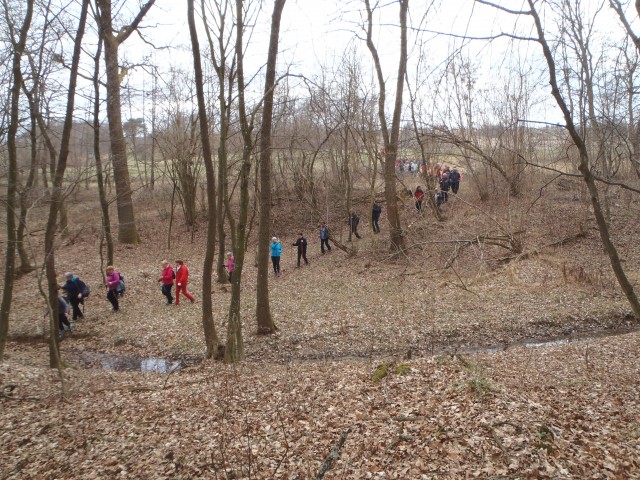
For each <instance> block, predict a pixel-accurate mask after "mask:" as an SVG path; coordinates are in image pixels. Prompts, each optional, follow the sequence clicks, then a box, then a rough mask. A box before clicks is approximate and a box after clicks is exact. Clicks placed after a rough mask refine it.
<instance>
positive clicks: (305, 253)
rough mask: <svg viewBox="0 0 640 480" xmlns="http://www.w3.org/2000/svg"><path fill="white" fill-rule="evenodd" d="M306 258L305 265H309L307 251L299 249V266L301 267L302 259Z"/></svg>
mask: <svg viewBox="0 0 640 480" xmlns="http://www.w3.org/2000/svg"><path fill="white" fill-rule="evenodd" d="M301 258H304V263H305V265H309V260H307V250H306V249H304V250H301V249H298V266H300V259H301Z"/></svg>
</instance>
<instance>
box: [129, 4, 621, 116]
mask: <svg viewBox="0 0 640 480" xmlns="http://www.w3.org/2000/svg"><path fill="white" fill-rule="evenodd" d="M373 1H375V0H372V2H373ZM572 1H573V0H572ZM576 1H577V0H576ZM604 1H605V2H606V1H607V0H604ZM601 2H602V0H601V1H600V2H597V1H596V0H583V3H585V4H587V5H588V6H591V5H597V4H600V3H601ZM264 3H265V4H266V5H264V9H263V11H262V13H261V16H260V23H258V25H257V28H256V32H255V33H254V36H253V44H252V45H251V46H250V48H249V49H248V52H247V58H246V61H247V70H249V71H251V70H256V69H258V68H260V67H261V66H262V65H263V64H264V62H265V60H266V52H267V42H268V33H269V28H270V25H269V22H270V17H271V8H272V1H269V0H267V1H266V2H264ZM501 3H502V4H504V5H508V7H509V8H513V9H519V8H522V9H524V2H523V1H521V0H517V1H514V0H502V2H501ZM137 4H138V2H137V1H133V0H127V3H126V4H125V5H126V8H129V9H130V11H131V12H133V11H135V8H137ZM383 5H385V6H384V7H382V9H381V10H380V14H379V15H377V17H376V19H375V20H374V22H375V23H376V24H377V28H376V37H377V44H378V49H379V51H380V54H381V57H382V62H383V71H384V73H385V75H386V77H387V78H388V79H389V82H388V89H389V96H390V97H392V96H393V91H392V90H393V87H394V85H395V73H396V70H397V52H398V44H399V35H398V29H397V27H396V25H397V23H398V5H397V2H396V1H395V0H388V1H387V3H384V4H383ZM427 5H428V2H427V1H425V0H410V4H409V14H410V17H411V21H412V23H413V25H418V24H420V25H421V28H423V29H426V30H429V31H431V32H445V33H446V32H453V33H455V34H457V35H468V36H470V37H472V36H476V37H488V36H491V35H496V34H498V33H500V32H513V31H514V29H520V33H524V34H525V35H526V34H529V33H531V29H532V24H531V20H530V18H527V17H521V18H516V17H514V16H513V15H509V14H507V13H505V12H501V11H498V10H497V9H494V8H491V7H489V6H485V5H481V4H477V3H475V2H474V1H473V0H453V1H451V0H442V1H440V2H438V3H437V4H436V6H435V7H434V6H432V7H430V9H429V14H428V16H427V18H426V22H424V23H421V20H422V18H423V16H424V14H425V11H426V10H427ZM197 10H198V9H197ZM592 10H593V7H592ZM123 11H124V9H123ZM363 11H364V2H363V1H362V0H342V1H340V0H287V4H286V6H285V9H284V13H283V21H282V30H281V35H280V38H281V49H280V52H279V64H280V65H281V66H283V65H291V71H292V73H296V74H305V75H307V76H313V75H315V74H317V73H318V72H319V71H320V69H321V68H322V67H323V66H324V67H325V68H333V67H334V66H335V65H334V64H335V62H336V59H339V58H340V56H341V55H342V53H343V52H344V50H345V48H346V47H347V46H348V45H350V44H353V43H355V44H357V45H358V46H359V48H360V49H361V52H362V62H363V65H366V66H367V67H368V68H370V66H371V59H370V56H369V54H368V52H367V51H366V48H365V45H364V42H362V41H358V40H356V39H355V36H354V32H359V31H360V30H359V28H358V26H357V24H358V23H359V21H360V20H361V18H362V16H363ZM132 16H133V14H130V15H123V17H124V18H132ZM599 20H600V21H599V26H600V30H601V31H602V32H606V33H605V34H604V35H603V36H604V38H606V37H607V34H608V33H610V32H616V35H618V36H620V35H622V34H623V32H622V30H621V27H620V26H619V23H618V21H617V19H616V18H615V16H614V15H613V12H612V11H611V9H610V8H609V7H608V6H606V4H605V7H604V8H603V9H602V12H601V13H600V17H599ZM143 25H144V26H147V27H149V28H146V29H145V30H144V31H145V34H146V35H148V37H149V38H150V39H151V40H152V41H153V42H154V43H155V44H156V45H171V46H172V47H174V48H172V49H169V50H162V51H157V52H156V53H155V58H156V61H157V62H159V63H160V64H161V68H162V69H164V70H168V68H169V67H170V66H182V67H183V68H185V69H188V70H191V68H192V67H191V57H190V42H189V31H188V27H187V22H186V1H184V0H157V1H156V4H155V5H154V7H153V8H152V9H151V11H150V13H149V14H148V16H147V18H146V19H145V20H144V22H143ZM152 26H153V27H152ZM151 27H152V28H151ZM550 28H551V27H550ZM422 38H424V39H429V41H428V43H426V44H425V46H424V47H423V48H422V55H423V57H422V58H423V60H426V62H425V63H426V64H427V66H428V68H431V69H436V68H438V67H439V66H441V65H442V64H443V62H444V61H445V60H446V58H447V57H448V56H449V55H450V53H451V52H452V51H453V49H454V48H455V47H459V46H460V45H462V43H463V40H461V39H457V38H452V37H448V36H445V35H437V34H436V33H433V34H426V35H423V37H422ZM416 41H417V35H416V34H415V32H413V33H412V35H411V36H410V41H409V49H410V62H411V63H412V64H415V60H416V58H417V56H418V55H419V52H418V47H417V45H416ZM205 44H206V42H205V37H204V34H201V47H202V48H204V46H205ZM181 47H182V48H181ZM510 48H511V50H510ZM149 52H150V48H149V47H148V46H147V45H145V44H144V43H143V42H141V41H140V40H139V39H138V37H137V36H136V35H133V36H132V37H131V38H130V39H129V40H128V41H127V43H126V44H125V45H124V46H123V48H122V51H121V60H125V59H126V60H128V61H130V62H133V63H135V62H138V61H140V59H141V58H142V57H143V56H144V55H148V54H149ZM468 52H469V54H468V55H469V57H470V58H471V60H472V61H473V62H474V64H475V65H476V67H477V68H478V75H479V82H478V88H490V87H491V86H492V85H495V83H496V78H495V76H496V75H497V73H496V72H499V68H498V67H499V66H503V65H504V64H505V63H508V62H509V61H511V60H512V58H511V57H513V56H514V49H513V47H509V42H508V40H506V39H501V40H497V41H494V42H487V41H476V42H472V43H471V44H470V46H469V47H468ZM515 55H520V56H522V57H523V58H526V59H527V60H526V61H527V62H531V61H536V60H535V59H536V58H537V61H539V60H540V47H539V45H538V44H536V43H533V42H521V43H519V44H518V47H517V49H516V50H515ZM412 60H413V61H412ZM412 67H413V65H410V66H409V75H410V76H413V77H415V70H414V68H415V67H413V68H412ZM537 71H538V74H537V75H538V77H539V78H537V79H535V81H536V82H538V83H542V85H541V88H542V89H543V95H544V88H546V92H547V93H548V87H545V83H546V82H547V76H546V73H545V70H543V65H540V68H538V70H537ZM143 76H144V73H143V72H142V71H141V70H138V69H136V70H134V71H132V72H131V76H130V78H129V82H130V83H131V84H135V85H141V84H142V80H141V79H142V77H143ZM414 80H415V78H414ZM145 82H146V83H147V85H148V84H149V82H150V80H149V79H148V78H147V79H146V80H145ZM539 108H540V110H539V111H538V113H537V116H538V117H540V118H541V119H542V118H544V119H545V120H548V121H552V122H558V121H561V117H560V115H559V113H558V111H557V109H556V107H555V106H554V104H553V103H552V102H551V101H550V99H549V98H547V99H545V101H544V102H543V104H542V106H541V107H539ZM125 111H126V110H125ZM132 113H133V116H136V114H135V113H134V112H132ZM406 116H407V115H406V114H405V117H406ZM125 117H126V114H125Z"/></svg>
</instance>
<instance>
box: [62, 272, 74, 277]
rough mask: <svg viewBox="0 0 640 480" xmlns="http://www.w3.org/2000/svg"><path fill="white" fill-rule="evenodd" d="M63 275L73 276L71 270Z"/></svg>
mask: <svg viewBox="0 0 640 480" xmlns="http://www.w3.org/2000/svg"><path fill="white" fill-rule="evenodd" d="M64 276H65V277H73V272H67V273H65V274H64Z"/></svg>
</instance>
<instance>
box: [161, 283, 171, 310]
mask: <svg viewBox="0 0 640 480" xmlns="http://www.w3.org/2000/svg"><path fill="white" fill-rule="evenodd" d="M172 288H173V284H171V283H166V284H163V285H162V294H163V295H164V296H165V297H167V305H171V304H172V303H173V295H171V289H172Z"/></svg>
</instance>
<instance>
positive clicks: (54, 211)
mask: <svg viewBox="0 0 640 480" xmlns="http://www.w3.org/2000/svg"><path fill="white" fill-rule="evenodd" d="M89 1H90V0H83V2H82V10H81V11H80V20H79V23H78V32H77V34H76V38H75V40H74V48H73V59H72V61H71V71H70V73H69V90H68V93H67V110H66V115H65V119H64V125H63V128H62V137H61V139H60V153H59V157H58V162H57V165H56V170H55V175H54V177H53V187H52V190H51V203H50V205H49V217H48V219H47V225H46V228H45V236H44V253H45V256H44V263H45V270H46V275H47V284H48V294H49V311H50V312H53V315H50V318H49V366H50V367H52V368H59V367H60V352H59V350H58V282H57V276H56V265H55V243H54V242H55V235H56V217H57V216H58V211H59V209H60V205H61V203H62V182H63V180H64V172H65V169H66V168H67V158H68V156H69V141H70V139H71V128H72V127H73V110H74V105H75V94H76V82H77V77H78V65H79V63H80V53H81V52H82V46H81V44H82V37H83V35H84V27H85V23H86V20H87V10H88V8H89Z"/></svg>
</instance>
